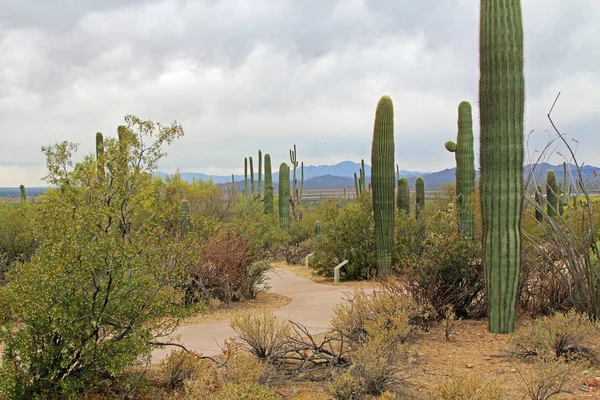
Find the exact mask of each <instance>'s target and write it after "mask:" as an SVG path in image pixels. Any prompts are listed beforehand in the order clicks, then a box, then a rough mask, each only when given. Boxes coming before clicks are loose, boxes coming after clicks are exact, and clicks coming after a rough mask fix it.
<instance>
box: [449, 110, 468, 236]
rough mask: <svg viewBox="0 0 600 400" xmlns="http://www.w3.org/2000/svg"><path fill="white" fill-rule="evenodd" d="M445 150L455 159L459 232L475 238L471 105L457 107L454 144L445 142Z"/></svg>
mask: <svg viewBox="0 0 600 400" xmlns="http://www.w3.org/2000/svg"><path fill="white" fill-rule="evenodd" d="M445 147H446V150H448V151H450V152H453V153H454V154H455V158H456V208H457V209H458V221H459V230H460V232H461V233H462V234H463V235H465V236H466V237H468V238H471V239H473V238H474V237H475V213H474V211H473V208H472V201H471V197H472V196H473V193H474V192H475V153H474V151H473V119H472V117H471V104H469V102H467V101H463V102H461V103H460V104H459V105H458V135H457V139H456V143H454V142H450V141H449V142H446V143H445Z"/></svg>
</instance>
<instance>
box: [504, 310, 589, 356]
mask: <svg viewBox="0 0 600 400" xmlns="http://www.w3.org/2000/svg"><path fill="white" fill-rule="evenodd" d="M598 337H600V328H599V327H598V324H597V323H593V322H591V321H590V320H589V319H588V318H587V316H586V315H584V314H580V313H578V312H576V311H569V312H568V313H566V314H563V313H557V314H555V315H554V316H552V317H543V318H540V319H537V320H535V321H533V324H532V326H531V328H530V329H528V330H526V331H524V332H522V333H516V334H515V335H514V336H513V337H512V338H511V340H510V342H509V348H508V353H509V354H510V355H514V356H517V357H520V358H534V359H535V358H538V359H544V360H550V359H560V358H564V359H565V360H586V361H590V362H593V363H597V362H598V361H599V359H598V356H599V355H600V353H599V350H600V343H599V342H598Z"/></svg>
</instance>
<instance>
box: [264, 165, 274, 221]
mask: <svg viewBox="0 0 600 400" xmlns="http://www.w3.org/2000/svg"><path fill="white" fill-rule="evenodd" d="M273 211H274V210H273V175H271V156H270V155H269V154H265V214H273Z"/></svg>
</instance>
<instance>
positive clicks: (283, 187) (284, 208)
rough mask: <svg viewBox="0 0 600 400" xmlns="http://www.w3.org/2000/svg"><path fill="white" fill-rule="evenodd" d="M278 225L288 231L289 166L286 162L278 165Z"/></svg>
mask: <svg viewBox="0 0 600 400" xmlns="http://www.w3.org/2000/svg"><path fill="white" fill-rule="evenodd" d="M279 226H280V227H281V229H283V230H284V231H286V232H289V231H290V167H288V165H287V164H286V163H281V165H280V166H279Z"/></svg>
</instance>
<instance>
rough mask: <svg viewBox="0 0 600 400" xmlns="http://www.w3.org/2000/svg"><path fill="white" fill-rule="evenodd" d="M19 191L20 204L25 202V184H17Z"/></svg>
mask: <svg viewBox="0 0 600 400" xmlns="http://www.w3.org/2000/svg"><path fill="white" fill-rule="evenodd" d="M19 191H20V192H21V205H23V204H25V203H27V194H25V185H21V186H19Z"/></svg>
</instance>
